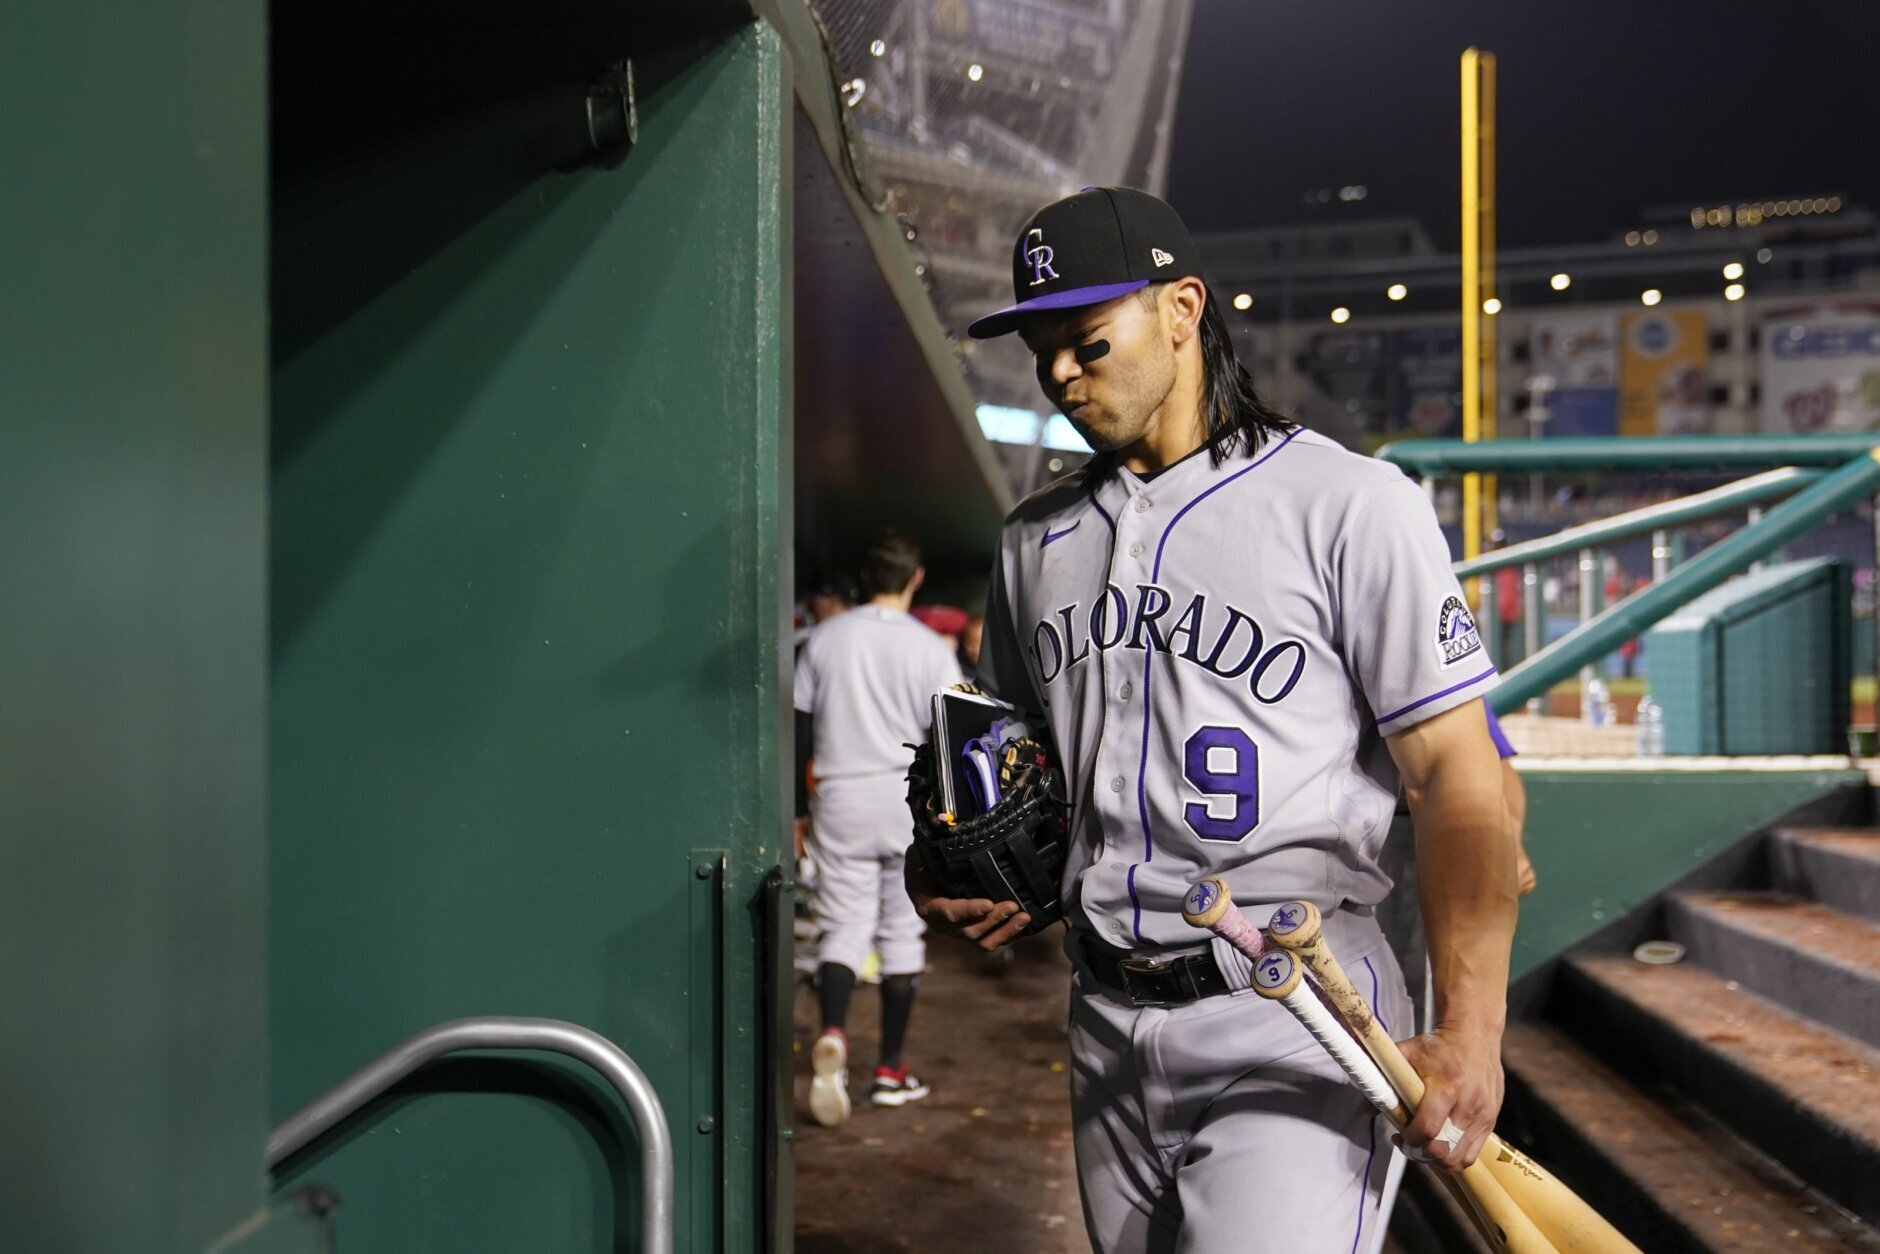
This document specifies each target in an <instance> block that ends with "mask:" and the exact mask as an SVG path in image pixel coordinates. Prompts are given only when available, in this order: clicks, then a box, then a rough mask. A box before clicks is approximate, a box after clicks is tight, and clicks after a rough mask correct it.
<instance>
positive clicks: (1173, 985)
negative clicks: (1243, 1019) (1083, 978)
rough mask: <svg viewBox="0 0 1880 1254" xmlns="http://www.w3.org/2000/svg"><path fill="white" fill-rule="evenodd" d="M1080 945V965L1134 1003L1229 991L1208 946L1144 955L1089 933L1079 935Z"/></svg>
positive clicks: (1169, 1002)
mask: <svg viewBox="0 0 1880 1254" xmlns="http://www.w3.org/2000/svg"><path fill="white" fill-rule="evenodd" d="M1083 949H1084V965H1085V967H1086V968H1087V969H1088V970H1089V972H1090V974H1091V976H1092V978H1094V979H1095V980H1096V981H1097V983H1099V984H1101V985H1103V986H1104V987H1105V988H1107V989H1109V990H1111V991H1112V992H1115V993H1120V994H1122V996H1123V999H1124V1000H1125V1001H1127V1002H1129V1003H1130V1004H1132V1005H1134V1006H1138V1007H1144V1006H1180V1005H1182V1004H1184V1003H1186V1002H1191V1001H1198V1000H1200V999H1201V998H1203V997H1212V996H1214V995H1215V994H1216V993H1228V992H1232V991H1233V990H1232V989H1231V988H1230V987H1229V986H1228V983H1227V977H1226V976H1225V975H1222V974H1221V968H1220V967H1219V966H1217V965H1215V962H1214V952H1213V950H1211V949H1204V950H1202V951H1201V952H1199V953H1191V954H1176V955H1173V956H1171V957H1167V958H1146V957H1141V956H1138V955H1133V954H1131V953H1130V951H1128V950H1127V949H1115V948H1112V947H1111V946H1109V945H1106V944H1104V943H1103V942H1102V941H1100V940H1097V939H1096V938H1095V937H1093V936H1089V935H1085V936H1084V938H1083Z"/></svg>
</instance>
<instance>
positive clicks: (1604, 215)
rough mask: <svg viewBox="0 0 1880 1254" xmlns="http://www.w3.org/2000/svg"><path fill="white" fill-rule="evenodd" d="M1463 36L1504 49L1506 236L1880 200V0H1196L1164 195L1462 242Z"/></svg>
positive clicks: (1214, 222)
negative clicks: (1413, 225) (1322, 190)
mask: <svg viewBox="0 0 1880 1254" xmlns="http://www.w3.org/2000/svg"><path fill="white" fill-rule="evenodd" d="M1471 44H1474V45H1475V46H1477V47H1479V48H1482V49H1484V50H1487V51H1492V52H1493V53H1495V55H1496V60H1497V62H1498V71H1499V80H1498V89H1499V97H1500V102H1499V103H1500V108H1499V123H1500V128H1499V129H1500V145H1499V154H1500V155H1499V162H1500V201H1501V205H1500V218H1499V229H1500V235H1501V242H1502V244H1503V245H1504V246H1518V245H1524V244H1554V243H1581V242H1587V241H1591V240H1598V239H1604V238H1606V237H1608V236H1610V235H1611V234H1612V233H1613V231H1615V230H1623V229H1624V228H1625V227H1626V226H1628V225H1630V224H1632V223H1633V222H1635V221H1636V220H1637V212H1638V211H1639V210H1640V209H1642V208H1644V207H1645V206H1648V205H1659V204H1667V203H1669V204H1690V205H1696V204H1724V203H1726V202H1727V203H1737V202H1742V201H1747V200H1768V199H1776V198H1781V197H1795V196H1826V195H1833V194H1840V195H1843V196H1846V197H1848V198H1850V199H1851V200H1852V201H1854V202H1855V203H1858V204H1861V205H1864V206H1866V207H1869V208H1877V209H1880V0H1838V2H1837V0H1787V2H1786V3H1781V4H1778V3H1774V2H1766V3H1758V4H1748V3H1742V2H1741V0H1580V3H1577V4H1566V5H1561V4H1549V5H1540V4H1535V3H1531V2H1530V0H1499V2H1492V0H1305V2H1303V3H1297V2H1296V3H1290V4H1280V3H1275V2H1274V0H1196V3H1195V13H1194V20H1193V26H1192V29H1191V31H1190V36H1189V41H1188V54H1187V58H1186V62H1185V65H1184V68H1183V79H1182V85H1181V95H1180V101H1179V105H1178V108H1177V113H1176V118H1175V142H1174V148H1173V152H1172V154H1171V161H1170V168H1169V198H1170V199H1171V200H1172V201H1173V202H1174V204H1175V205H1176V207H1177V208H1178V209H1180V210H1181V212H1182V215H1183V217H1184V218H1185V219H1186V220H1187V222H1188V224H1189V226H1190V227H1191V228H1192V229H1195V230H1198V231H1199V230H1221V229H1230V228H1235V227H1257V226H1276V225H1282V224H1288V223H1295V222H1302V221H1327V220H1336V219H1338V218H1339V217H1346V218H1355V217H1359V216H1364V217H1377V216H1385V215H1394V214H1409V215H1412V216H1415V217H1417V218H1420V219H1422V221H1423V223H1424V225H1425V226H1426V227H1427V228H1428V229H1429V231H1430V234H1431V236H1432V237H1433V238H1434V240H1435V242H1436V245H1437V247H1438V248H1440V249H1444V250H1453V249H1455V248H1456V246H1457V244H1458V240H1459V230H1458V226H1457V219H1458V213H1457V208H1456V202H1457V199H1458V196H1459V191H1458V185H1457V178H1458V173H1457V172H1458V161H1459V157H1458V152H1457V149H1458V146H1459V142H1460V141H1459V138H1458V135H1459V131H1458V126H1459V123H1458V109H1459V91H1460V88H1459V85H1458V78H1459V70H1458V68H1457V59H1458V57H1459V56H1460V54H1461V53H1462V51H1463V49H1465V48H1467V47H1468V46H1469V45H1471ZM1360 183H1361V184H1364V185H1365V186H1366V187H1367V188H1368V190H1369V195H1368V196H1367V198H1366V199H1365V200H1364V201H1362V202H1360V203H1357V204H1346V205H1341V204H1339V203H1337V202H1336V201H1334V202H1333V203H1332V204H1331V205H1329V206H1324V207H1308V206H1306V205H1305V204H1303V203H1302V201H1301V194H1302V193H1303V192H1304V191H1305V190H1306V189H1307V188H1317V187H1322V186H1330V187H1332V188H1334V189H1336V188H1337V187H1339V186H1342V185H1346V184H1360Z"/></svg>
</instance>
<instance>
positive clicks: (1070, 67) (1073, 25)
mask: <svg viewBox="0 0 1880 1254" xmlns="http://www.w3.org/2000/svg"><path fill="white" fill-rule="evenodd" d="M1120 34H1121V32H1120V31H1119V29H1118V24H1117V23H1116V22H1113V21H1106V20H1105V19H1104V18H1103V17H1102V16H1101V15H1100V14H1097V13H1092V12H1089V11H1087V6H1079V5H1072V4H1057V3H1053V2H1052V0H932V8H931V9H930V10H929V16H928V19H927V38H928V39H929V41H931V42H933V43H953V44H959V45H962V46H963V47H964V48H965V49H966V50H967V51H979V50H982V49H997V50H998V52H999V54H1000V55H1001V56H1004V57H1011V58H1015V59H1017V60H1020V61H1024V62H1027V63H1029V64H1032V65H1036V66H1042V67H1047V68H1049V69H1050V70H1051V71H1052V72H1053V73H1056V74H1069V75H1075V76H1077V77H1080V78H1098V79H1102V78H1108V77H1109V76H1110V74H1111V73H1112V71H1113V70H1114V69H1115V66H1116V53H1117V41H1118V38H1119V36H1120Z"/></svg>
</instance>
